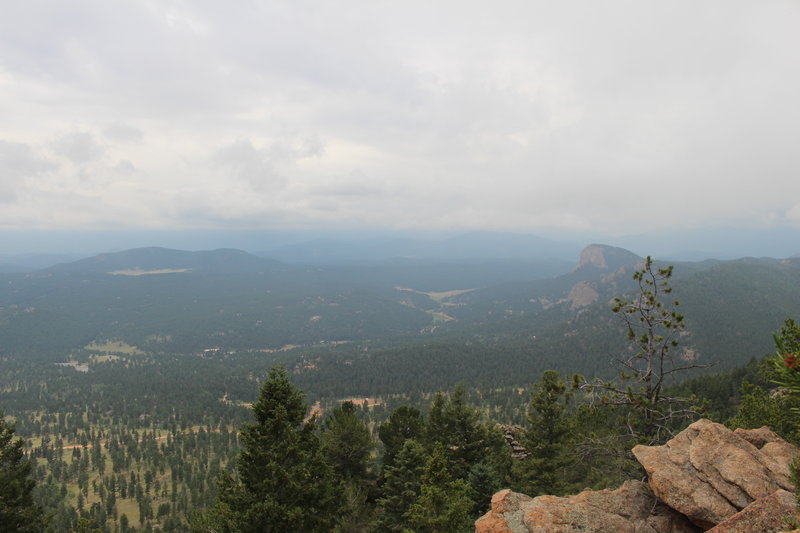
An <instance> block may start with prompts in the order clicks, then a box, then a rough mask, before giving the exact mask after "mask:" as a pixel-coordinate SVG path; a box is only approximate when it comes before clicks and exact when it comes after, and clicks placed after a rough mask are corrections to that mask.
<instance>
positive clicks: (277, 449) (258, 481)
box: [193, 367, 341, 533]
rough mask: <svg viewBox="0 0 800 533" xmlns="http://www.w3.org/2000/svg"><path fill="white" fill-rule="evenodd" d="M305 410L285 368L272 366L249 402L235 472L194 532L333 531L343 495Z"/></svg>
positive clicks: (196, 522)
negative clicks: (250, 415) (247, 421)
mask: <svg viewBox="0 0 800 533" xmlns="http://www.w3.org/2000/svg"><path fill="white" fill-rule="evenodd" d="M306 411H307V407H306V404H305V403H304V402H303V394H302V392H300V391H299V390H298V389H297V388H295V387H294V386H293V385H292V384H291V383H290V382H289V378H288V376H287V374H286V370H285V369H284V368H282V367H276V368H273V369H272V370H271V371H270V373H269V377H268V378H267V380H266V381H265V382H264V384H263V386H262V387H261V393H260V396H259V398H258V400H257V401H256V403H255V404H254V405H253V414H254V416H255V423H251V424H245V425H244V426H243V428H242V431H241V442H242V451H241V453H240V455H239V457H238V458H237V460H236V476H235V477H231V476H223V479H222V481H221V482H220V487H219V496H218V497H219V501H218V503H217V505H215V506H214V508H212V509H211V511H209V513H207V514H206V515H205V516H203V517H202V518H201V519H198V520H196V521H195V522H194V524H193V527H194V529H195V530H196V531H206V532H211V531H215V532H223V531H229V532H234V531H235V532H237V533H256V532H258V533H263V532H275V533H277V532H286V531H305V532H309V533H312V532H323V531H326V532H327V531H330V530H331V528H332V526H333V525H334V523H335V522H336V519H337V517H338V513H339V506H340V499H341V496H340V492H339V488H338V486H337V485H336V484H335V483H334V481H333V473H332V469H331V467H330V466H329V465H328V464H327V463H326V461H325V457H324V455H323V453H322V449H321V446H320V442H319V437H318V435H317V433H316V431H315V423H314V421H313V420H308V421H307V420H305V416H306Z"/></svg>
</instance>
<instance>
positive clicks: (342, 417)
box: [321, 402, 375, 533]
mask: <svg viewBox="0 0 800 533" xmlns="http://www.w3.org/2000/svg"><path fill="white" fill-rule="evenodd" d="M321 438H322V449H323V452H324V455H325V458H326V459H327V461H328V464H330V465H331V466H332V467H333V470H334V472H335V474H336V477H337V478H338V479H339V480H340V485H341V490H342V494H343V496H344V498H343V505H342V509H341V513H340V519H339V522H338V524H337V528H336V530H337V532H340V533H345V532H360V531H365V530H366V527H367V525H368V524H369V521H370V520H371V516H370V513H371V510H372V509H371V507H372V506H371V505H370V504H371V501H370V500H373V499H374V494H372V493H373V489H374V477H375V476H374V474H373V473H372V472H371V471H370V469H369V466H370V454H371V451H372V449H373V448H374V445H373V442H372V436H371V435H370V432H369V429H368V428H367V426H366V424H365V423H364V422H363V421H361V420H359V418H358V416H356V408H355V405H354V404H353V402H344V403H343V404H342V405H340V406H339V407H337V408H336V409H334V410H333V412H332V413H331V415H330V417H328V419H327V420H326V421H325V424H324V431H323V432H322V436H321Z"/></svg>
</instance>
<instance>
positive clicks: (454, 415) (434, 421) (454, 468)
mask: <svg viewBox="0 0 800 533" xmlns="http://www.w3.org/2000/svg"><path fill="white" fill-rule="evenodd" d="M425 435H426V442H427V443H428V445H429V447H432V446H434V445H436V444H441V445H442V447H443V448H444V450H445V455H446V457H447V460H448V465H449V468H450V472H451V473H452V474H453V476H454V477H456V478H460V479H467V477H468V476H469V471H470V469H471V468H472V467H473V466H474V465H476V464H478V463H486V464H488V465H491V466H492V467H494V468H495V469H497V470H498V472H502V471H504V470H505V469H506V467H507V466H508V465H507V464H505V463H506V461H504V459H507V458H508V454H507V453H505V443H504V442H503V437H502V435H501V433H500V431H499V429H497V428H496V427H495V426H494V425H491V424H488V423H486V422H484V421H483V420H482V419H481V413H480V411H478V409H477V408H476V407H475V406H474V405H470V404H468V403H467V400H466V391H465V389H464V387H463V386H461V385H458V386H457V387H456V389H455V390H454V391H453V394H452V395H451V396H450V398H449V399H447V400H445V399H444V396H443V395H442V394H438V395H437V396H436V398H435V399H434V401H433V404H432V405H431V410H430V413H429V415H428V423H427V426H426V428H425Z"/></svg>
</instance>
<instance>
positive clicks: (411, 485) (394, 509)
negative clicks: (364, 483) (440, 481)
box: [376, 439, 428, 533]
mask: <svg viewBox="0 0 800 533" xmlns="http://www.w3.org/2000/svg"><path fill="white" fill-rule="evenodd" d="M427 459H428V455H427V454H426V452H425V448H424V447H423V446H422V444H420V443H419V442H417V441H416V440H414V439H407V440H406V441H405V442H404V443H403V445H402V447H401V448H400V451H398V452H397V454H395V457H394V460H393V461H392V464H388V465H384V469H383V485H382V487H381V494H382V496H381V498H379V499H378V512H377V513H376V514H377V517H378V519H377V524H376V530H377V531H380V532H387V533H389V532H391V533H401V532H403V531H406V530H408V529H410V527H411V524H410V523H409V521H408V518H407V517H406V513H407V512H408V509H409V507H411V505H413V504H414V503H415V502H416V501H417V498H419V487H420V484H421V482H422V474H423V473H424V471H425V463H426V462H427Z"/></svg>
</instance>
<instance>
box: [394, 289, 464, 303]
mask: <svg viewBox="0 0 800 533" xmlns="http://www.w3.org/2000/svg"><path fill="white" fill-rule="evenodd" d="M395 289H396V290H398V291H406V292H413V293H416V294H424V295H425V296H427V297H428V298H430V299H431V300H433V301H434V302H436V303H439V304H444V303H446V302H445V300H447V299H448V298H452V297H453V296H458V295H460V294H466V293H468V292H472V291H474V290H475V289H456V290H452V291H439V292H437V291H429V292H425V291H418V290H417V289H411V288H409V287H395Z"/></svg>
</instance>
